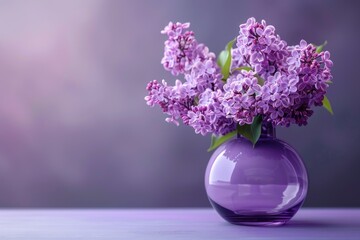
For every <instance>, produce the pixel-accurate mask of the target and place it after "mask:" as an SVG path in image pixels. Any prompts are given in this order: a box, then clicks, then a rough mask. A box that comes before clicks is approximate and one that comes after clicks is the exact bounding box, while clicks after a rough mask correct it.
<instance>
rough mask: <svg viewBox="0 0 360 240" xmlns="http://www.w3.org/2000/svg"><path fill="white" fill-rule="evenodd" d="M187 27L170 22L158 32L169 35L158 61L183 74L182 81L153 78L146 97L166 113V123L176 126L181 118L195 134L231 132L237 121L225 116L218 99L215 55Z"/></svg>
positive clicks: (218, 69)
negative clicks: (162, 55)
mask: <svg viewBox="0 0 360 240" xmlns="http://www.w3.org/2000/svg"><path fill="white" fill-rule="evenodd" d="M189 26H190V24H189V23H185V24H182V23H172V22H170V23H169V25H168V26H166V27H165V29H164V30H163V31H161V33H163V34H166V35H167V36H168V40H166V41H165V48H164V57H163V59H162V60H161V63H162V64H163V66H164V68H165V69H166V70H168V71H170V72H171V73H172V74H173V75H174V76H177V75H179V74H182V75H183V76H184V79H185V81H184V83H182V82H181V81H180V80H176V81H175V85H174V86H169V85H168V84H167V83H166V82H165V81H164V80H163V81H162V83H161V84H160V83H159V82H158V81H156V80H154V81H152V82H150V83H149V84H148V86H147V90H148V92H149V94H148V96H146V97H145V100H146V102H147V104H148V105H150V106H155V105H159V106H160V107H161V108H162V110H163V112H165V113H166V114H167V115H169V117H168V118H166V121H167V122H173V123H175V124H177V125H179V120H182V122H183V123H184V124H186V125H190V126H192V127H193V128H194V129H195V132H196V133H201V134H203V135H205V134H207V133H215V134H217V135H223V134H226V133H228V132H230V131H233V130H234V129H235V128H236V124H235V121H234V120H233V119H230V118H227V117H226V115H225V114H224V111H223V110H222V109H223V107H222V105H221V101H220V100H219V99H220V98H221V96H220V95H221V94H222V88H223V81H222V80H221V79H222V75H221V73H220V68H219V66H218V65H217V63H216V56H215V54H214V53H212V52H210V51H209V49H208V48H207V47H206V46H205V45H204V44H201V43H198V42H197V41H196V39H195V37H194V33H193V32H192V31H187V30H186V29H187V28H189Z"/></svg>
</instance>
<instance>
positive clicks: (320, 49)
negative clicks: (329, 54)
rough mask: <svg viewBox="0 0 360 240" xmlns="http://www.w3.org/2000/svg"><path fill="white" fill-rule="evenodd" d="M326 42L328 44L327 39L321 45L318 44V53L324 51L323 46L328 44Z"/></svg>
mask: <svg viewBox="0 0 360 240" xmlns="http://www.w3.org/2000/svg"><path fill="white" fill-rule="evenodd" d="M326 44H327V41H325V42H324V43H323V44H321V45H320V46H317V47H316V52H317V53H321V52H322V50H323V48H324V47H325V46H326Z"/></svg>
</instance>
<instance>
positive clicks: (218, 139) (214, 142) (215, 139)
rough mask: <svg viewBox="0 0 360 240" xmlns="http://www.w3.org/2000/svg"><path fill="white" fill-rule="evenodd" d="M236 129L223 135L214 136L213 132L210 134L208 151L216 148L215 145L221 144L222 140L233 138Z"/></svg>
mask: <svg viewBox="0 0 360 240" xmlns="http://www.w3.org/2000/svg"><path fill="white" fill-rule="evenodd" d="M236 133H237V132H236V130H235V131H232V132H230V133H228V134H226V135H224V136H220V137H216V136H215V135H214V134H213V135H212V136H211V145H210V147H209V149H208V152H211V151H212V150H214V149H216V148H217V147H219V146H220V145H221V144H223V143H224V142H226V141H228V140H230V139H231V138H233V137H234V136H235V135H236Z"/></svg>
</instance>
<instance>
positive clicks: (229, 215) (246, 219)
mask: <svg viewBox="0 0 360 240" xmlns="http://www.w3.org/2000/svg"><path fill="white" fill-rule="evenodd" d="M209 201H210V203H211V205H212V206H213V208H214V209H215V210H216V211H217V212H218V213H219V214H220V216H222V217H223V218H224V219H225V220H226V221H228V222H229V223H232V224H236V225H247V226H281V225H284V224H285V223H287V222H288V221H289V220H290V219H291V218H292V217H293V216H294V215H295V213H296V212H297V211H298V210H299V208H300V207H301V205H302V202H301V203H299V204H297V205H295V206H294V207H292V208H290V209H288V210H286V211H283V212H281V213H278V214H266V213H251V214H249V213H248V214H243V213H237V212H234V211H232V210H229V209H226V208H224V207H222V206H220V205H219V204H217V203H216V202H214V201H213V200H211V199H210V198H209Z"/></svg>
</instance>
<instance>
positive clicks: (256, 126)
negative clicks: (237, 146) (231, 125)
mask: <svg viewBox="0 0 360 240" xmlns="http://www.w3.org/2000/svg"><path fill="white" fill-rule="evenodd" d="M261 123H262V119H261V116H256V117H255V118H254V121H253V122H252V124H245V125H241V126H240V125H239V126H238V129H237V130H238V133H240V134H241V135H242V136H243V137H245V138H246V139H248V140H249V141H251V142H252V144H253V146H254V147H255V144H256V142H257V141H258V140H259V138H260V135H261Z"/></svg>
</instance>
